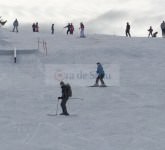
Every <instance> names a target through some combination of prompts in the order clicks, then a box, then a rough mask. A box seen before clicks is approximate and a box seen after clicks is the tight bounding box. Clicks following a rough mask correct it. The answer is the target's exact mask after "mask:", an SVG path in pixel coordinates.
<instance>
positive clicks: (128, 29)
mask: <svg viewBox="0 0 165 150" xmlns="http://www.w3.org/2000/svg"><path fill="white" fill-rule="evenodd" d="M130 29H131V26H130V24H129V22H127V25H126V30H125V34H126V36H129V37H131V34H130Z"/></svg>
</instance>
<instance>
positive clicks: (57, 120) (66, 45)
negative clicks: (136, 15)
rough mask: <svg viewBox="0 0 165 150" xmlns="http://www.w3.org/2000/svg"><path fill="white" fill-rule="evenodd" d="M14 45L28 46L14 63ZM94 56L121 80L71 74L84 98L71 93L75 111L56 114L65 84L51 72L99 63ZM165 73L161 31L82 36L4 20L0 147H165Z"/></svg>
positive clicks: (76, 149) (144, 149) (16, 149)
mask: <svg viewBox="0 0 165 150" xmlns="http://www.w3.org/2000/svg"><path fill="white" fill-rule="evenodd" d="M38 40H39V41H40V43H39V50H38ZM43 41H45V42H46V45H47V50H48V51H47V56H46V54H45V53H44V49H43ZM14 48H16V49H17V50H19V51H23V52H22V53H20V54H19V53H18V55H17V63H14V59H13V53H12V51H13V49H14ZM29 51H30V52H29ZM26 52H29V53H26ZM96 62H101V63H102V65H103V67H104V66H106V65H110V66H112V67H113V66H116V67H117V69H116V70H115V69H114V70H115V74H116V76H117V80H118V82H115V84H112V85H109V87H107V88H89V87H88V85H92V84H94V82H95V79H92V80H90V81H88V82H87V80H86V79H84V82H83V85H82V81H79V80H76V83H77V84H75V81H74V79H73V81H72V80H69V81H67V82H70V84H71V85H72V91H73V98H82V99H83V100H79V99H70V100H69V101H68V103H67V108H68V112H69V113H70V116H68V117H66V116H54V114H56V111H57V104H58V113H60V112H61V107H60V103H58V100H57V97H58V96H61V89H60V86H59V81H58V79H57V78H56V79H55V78H51V74H52V76H53V72H55V70H53V67H54V68H57V66H63V67H64V66H65V67H66V68H67V69H68V68H69V69H68V70H70V71H71V72H72V73H73V74H74V72H76V71H77V68H74V67H75V65H77V66H78V67H79V69H82V70H89V71H90V69H93V70H92V71H96ZM92 65H93V66H92ZM110 68H111V67H110ZM62 71H65V70H62ZM106 71H107V72H108V70H105V72H106ZM110 74H113V70H111V73H110ZM164 74H165V39H162V38H145V37H143V38H141V37H133V38H126V37H119V36H108V35H97V34H93V35H87V36H86V38H79V35H78V34H77V33H75V34H74V35H73V36H72V35H68V36H67V35H66V34H65V33H64V32H62V31H61V32H60V31H59V32H55V34H54V35H51V34H50V31H44V32H40V33H32V31H30V30H23V31H20V32H19V33H13V32H9V31H8V30H5V29H3V28H0V147H1V148H0V149H2V150H164V149H165V75H164ZM49 75H50V78H49ZM59 78H60V76H59ZM59 80H60V79H59ZM51 81H52V82H51ZM72 82H73V83H74V84H72ZM105 82H106V83H110V82H109V81H108V80H107V81H106V79H105Z"/></svg>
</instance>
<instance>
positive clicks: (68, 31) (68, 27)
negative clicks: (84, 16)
mask: <svg viewBox="0 0 165 150" xmlns="http://www.w3.org/2000/svg"><path fill="white" fill-rule="evenodd" d="M64 28H67V31H66V34H67V35H68V33H70V23H68V25H67V26H65V27H64Z"/></svg>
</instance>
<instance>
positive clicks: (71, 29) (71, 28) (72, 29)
mask: <svg viewBox="0 0 165 150" xmlns="http://www.w3.org/2000/svg"><path fill="white" fill-rule="evenodd" d="M73 31H74V26H73V24H72V23H71V24H70V34H73Z"/></svg>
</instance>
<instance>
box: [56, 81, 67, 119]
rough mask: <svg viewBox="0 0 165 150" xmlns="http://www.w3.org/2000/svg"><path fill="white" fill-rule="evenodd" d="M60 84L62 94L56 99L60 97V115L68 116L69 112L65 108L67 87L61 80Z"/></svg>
mask: <svg viewBox="0 0 165 150" xmlns="http://www.w3.org/2000/svg"><path fill="white" fill-rule="evenodd" d="M60 86H61V89H62V96H61V97H58V100H60V99H61V108H62V113H61V114H60V115H65V116H68V115H69V113H68V111H67V108H66V103H67V101H68V99H69V94H68V87H67V85H66V84H65V83H64V82H63V81H61V82H60Z"/></svg>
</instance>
